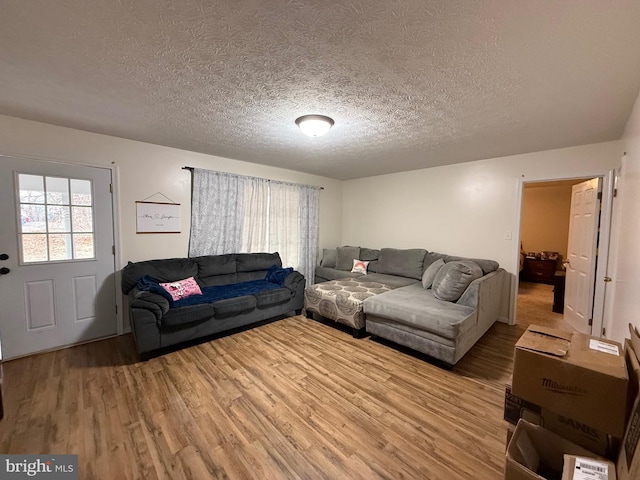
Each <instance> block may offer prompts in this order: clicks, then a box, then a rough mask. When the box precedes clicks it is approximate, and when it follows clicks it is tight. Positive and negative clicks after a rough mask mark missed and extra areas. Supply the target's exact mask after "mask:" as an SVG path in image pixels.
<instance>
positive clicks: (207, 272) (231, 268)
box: [194, 253, 237, 278]
mask: <svg viewBox="0 0 640 480" xmlns="http://www.w3.org/2000/svg"><path fill="white" fill-rule="evenodd" d="M194 260H195V262H196V263H197V264H198V277H200V278H204V277H211V276H213V275H229V274H235V273H236V269H237V266H236V256H235V254H233V253H230V254H226V255H204V256H202V257H194Z"/></svg>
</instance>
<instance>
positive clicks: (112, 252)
mask: <svg viewBox="0 0 640 480" xmlns="http://www.w3.org/2000/svg"><path fill="white" fill-rule="evenodd" d="M115 254H116V246H115V245H111V255H115Z"/></svg>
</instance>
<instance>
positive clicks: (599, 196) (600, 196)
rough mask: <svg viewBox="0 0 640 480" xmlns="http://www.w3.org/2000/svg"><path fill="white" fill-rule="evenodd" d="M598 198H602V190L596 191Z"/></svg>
mask: <svg viewBox="0 0 640 480" xmlns="http://www.w3.org/2000/svg"><path fill="white" fill-rule="evenodd" d="M598 200H602V192H598Z"/></svg>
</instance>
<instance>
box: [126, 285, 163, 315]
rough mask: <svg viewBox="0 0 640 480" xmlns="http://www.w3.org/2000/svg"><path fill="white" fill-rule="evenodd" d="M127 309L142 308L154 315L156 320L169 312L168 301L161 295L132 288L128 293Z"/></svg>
mask: <svg viewBox="0 0 640 480" xmlns="http://www.w3.org/2000/svg"><path fill="white" fill-rule="evenodd" d="M128 296H129V308H142V309H145V310H149V311H150V312H152V313H153V314H154V316H155V317H156V319H157V320H160V319H161V318H162V316H163V315H164V314H165V313H167V312H168V311H169V300H167V299H166V298H164V297H163V296H162V295H159V294H157V293H153V292H146V291H144V290H140V289H138V287H134V288H132V289H131V290H130V291H129V295H128Z"/></svg>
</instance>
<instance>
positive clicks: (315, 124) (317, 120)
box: [296, 115, 335, 137]
mask: <svg viewBox="0 0 640 480" xmlns="http://www.w3.org/2000/svg"><path fill="white" fill-rule="evenodd" d="M334 123H335V122H334V121H333V119H332V118H329V117H327V116H325V115H303V116H301V117H298V118H296V125H298V127H300V130H302V133H304V134H305V135H308V136H310V137H321V136H322V135H324V134H326V133H327V132H328V131H329V129H330V128H331V127H333V124H334Z"/></svg>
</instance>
